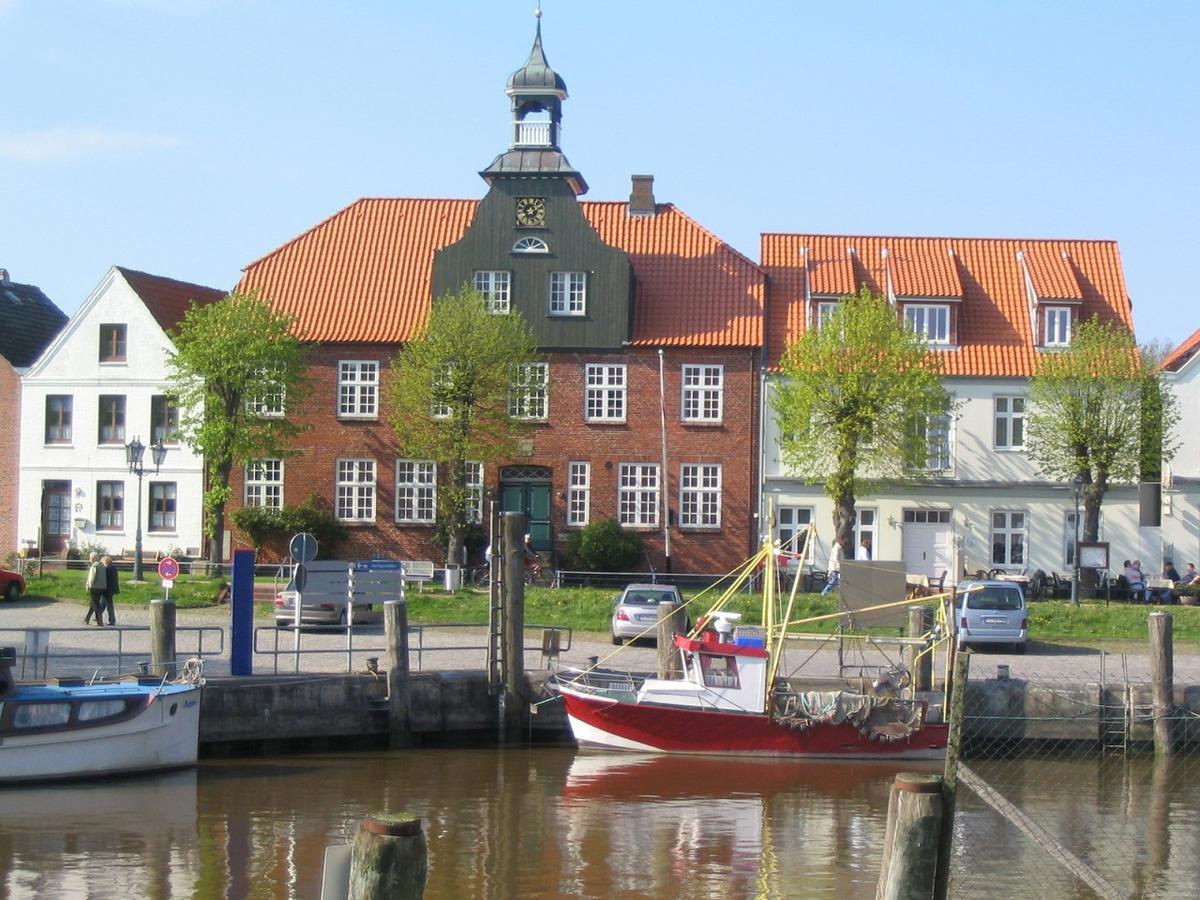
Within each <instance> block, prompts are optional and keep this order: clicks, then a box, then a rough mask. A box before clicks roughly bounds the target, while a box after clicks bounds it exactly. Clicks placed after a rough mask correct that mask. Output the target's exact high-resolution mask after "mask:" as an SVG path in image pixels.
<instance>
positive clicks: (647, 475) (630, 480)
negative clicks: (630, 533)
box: [617, 463, 658, 528]
mask: <svg viewBox="0 0 1200 900" xmlns="http://www.w3.org/2000/svg"><path fill="white" fill-rule="evenodd" d="M617 510H618V520H619V521H620V523H621V524H622V525H628V526H629V527H631V528H656V527H657V526H658V466H657V465H656V464H653V463H621V481H620V485H619V487H618V491H617Z"/></svg>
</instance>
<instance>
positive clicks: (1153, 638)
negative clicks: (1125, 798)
mask: <svg viewBox="0 0 1200 900" xmlns="http://www.w3.org/2000/svg"><path fill="white" fill-rule="evenodd" d="M1149 619H1150V682H1151V689H1152V692H1153V694H1152V698H1153V703H1154V753H1155V755H1157V756H1170V755H1171V754H1172V753H1173V752H1174V750H1175V746H1174V745H1175V741H1174V728H1173V727H1172V725H1173V722H1172V720H1171V717H1172V716H1173V715H1174V712H1175V703H1174V700H1173V699H1172V696H1171V694H1172V691H1173V690H1174V681H1175V657H1174V634H1175V618H1174V616H1172V615H1171V614H1170V613H1165V612H1152V613H1150V616H1149Z"/></svg>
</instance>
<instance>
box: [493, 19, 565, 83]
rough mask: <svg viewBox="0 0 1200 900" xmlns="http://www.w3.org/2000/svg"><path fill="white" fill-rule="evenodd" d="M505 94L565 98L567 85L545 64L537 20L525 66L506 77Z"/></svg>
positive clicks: (540, 31)
mask: <svg viewBox="0 0 1200 900" xmlns="http://www.w3.org/2000/svg"><path fill="white" fill-rule="evenodd" d="M506 93H507V94H508V95H509V96H510V97H512V96H515V95H517V94H547V93H549V94H554V95H555V96H557V97H558V99H559V100H565V99H566V96H567V83H566V82H565V81H563V79H562V76H561V75H559V74H558V73H557V72H555V71H554V70H553V69H552V68H550V63H548V62H546V53H545V51H544V50H542V23H541V20H540V19H539V20H538V24H537V34H536V35H534V38H533V49H532V50H530V51H529V59H527V60H525V65H523V66H521V68H519V69H517V71H515V72H513V73H512V74H511V75H509V76H508V86H507V88H506Z"/></svg>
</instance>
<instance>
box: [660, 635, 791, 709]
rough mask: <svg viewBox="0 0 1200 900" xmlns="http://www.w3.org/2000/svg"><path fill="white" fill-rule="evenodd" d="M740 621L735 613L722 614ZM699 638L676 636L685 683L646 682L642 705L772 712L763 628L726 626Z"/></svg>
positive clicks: (767, 658) (682, 680)
mask: <svg viewBox="0 0 1200 900" xmlns="http://www.w3.org/2000/svg"><path fill="white" fill-rule="evenodd" d="M718 615H723V616H725V617H728V618H727V619H726V621H729V619H732V618H733V617H736V615H737V614H736V613H734V614H718ZM717 625H718V627H717V628H716V630H715V631H703V632H701V633H700V635H699V636H698V637H695V638H690V637H687V636H686V635H682V634H677V635H675V646H676V647H677V648H678V650H679V652H680V654H681V655H682V657H683V666H684V670H683V677H682V678H680V679H664V678H647V679H646V680H645V681H644V682H643V683H642V686H641V689H640V690H639V691H638V697H637V700H638V702H639V703H660V704H664V705H668V706H685V707H689V708H691V707H694V708H699V709H714V710H721V711H723V712H747V713H762V712H765V711H766V708H767V668H768V662H769V654H768V653H767V650H766V647H765V646H764V644H765V641H764V639H763V636H762V629H761V628H736V629H733V628H725V627H723V624H722V623H721V622H720V621H718V623H717Z"/></svg>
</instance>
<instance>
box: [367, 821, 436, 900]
mask: <svg viewBox="0 0 1200 900" xmlns="http://www.w3.org/2000/svg"><path fill="white" fill-rule="evenodd" d="M427 871H428V862H427V859H426V847H425V832H424V831H423V830H422V829H421V819H420V817H419V816H413V815H409V814H408V813H395V814H389V813H372V814H371V815H369V816H367V817H366V818H365V819H363V821H362V824H361V825H359V826H358V831H357V832H356V833H355V835H354V846H353V848H352V849H351V851H350V892H349V894H347V896H348V897H349V900H396V898H399V900H410V898H419V897H423V896H424V895H425V875H426V873H427Z"/></svg>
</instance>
